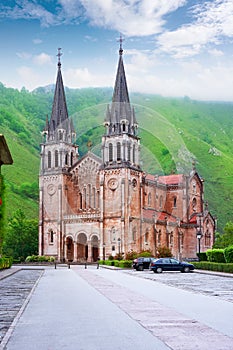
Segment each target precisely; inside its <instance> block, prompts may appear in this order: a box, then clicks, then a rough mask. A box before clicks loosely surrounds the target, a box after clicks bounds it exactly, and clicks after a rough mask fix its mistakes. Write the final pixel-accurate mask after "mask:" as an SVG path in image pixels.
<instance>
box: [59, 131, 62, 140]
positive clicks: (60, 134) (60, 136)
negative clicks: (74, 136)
mask: <svg viewBox="0 0 233 350" xmlns="http://www.w3.org/2000/svg"><path fill="white" fill-rule="evenodd" d="M62 136H63V135H62V132H61V130H59V141H62Z"/></svg>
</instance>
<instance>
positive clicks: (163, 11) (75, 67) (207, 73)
mask: <svg viewBox="0 0 233 350" xmlns="http://www.w3.org/2000/svg"><path fill="white" fill-rule="evenodd" d="M120 33H121V34H122V36H123V38H124V42H123V48H124V62H125V70H126V74H127V81H128V86H129V91H130V92H135V91H137V92H145V93H152V94H161V95H163V96H189V97H191V98H193V99H200V100H226V101H232V100H233V1H232V0H201V1H198V0H56V1H53V0H40V1H34V0H32V1H28V0H17V1H16V0H4V1H1V4H0V42H1V54H0V81H1V82H2V83H3V84H4V85H5V86H7V87H14V88H18V89H21V88H22V87H23V86H24V87H26V89H28V90H30V91H31V90H33V89H34V88H36V87H38V86H45V85H48V84H51V83H54V82H55V77H56V62H57V57H56V54H57V48H58V47H61V48H62V52H63V55H62V59H61V61H62V73H63V79H64V83H65V85H66V86H68V87H71V88H82V87H90V86H94V87H97V86H113V85H114V80H115V74H116V65H117V61H118V48H119V43H117V38H119V35H120Z"/></svg>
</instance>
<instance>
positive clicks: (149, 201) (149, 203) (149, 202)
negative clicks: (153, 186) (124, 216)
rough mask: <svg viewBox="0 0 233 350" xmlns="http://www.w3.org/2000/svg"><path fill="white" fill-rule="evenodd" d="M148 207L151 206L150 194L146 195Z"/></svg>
mask: <svg viewBox="0 0 233 350" xmlns="http://www.w3.org/2000/svg"><path fill="white" fill-rule="evenodd" d="M148 205H149V206H151V193H149V194H148Z"/></svg>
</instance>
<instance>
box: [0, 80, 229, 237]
mask: <svg viewBox="0 0 233 350" xmlns="http://www.w3.org/2000/svg"><path fill="white" fill-rule="evenodd" d="M53 92H54V85H49V86H46V87H40V88H37V89H36V90H34V91H33V92H28V91H26V90H25V89H22V90H21V91H18V90H15V89H11V88H6V87H4V85H3V84H1V83H0V133H2V134H4V135H5V138H6V140H7V143H8V146H9V149H10V151H11V154H12V157H13V160H14V164H13V165H12V166H3V167H2V173H3V175H4V178H5V184H6V209H7V215H8V216H11V215H12V213H13V212H14V211H15V210H16V209H18V208H21V209H22V210H24V212H25V213H26V215H27V216H28V217H29V218H37V217H38V174H39V165H40V143H41V132H42V130H43V128H44V126H45V119H46V115H48V116H49V117H50V114H51V110H52V102H53ZM66 98H67V106H68V111H69V115H70V116H71V117H72V118H73V120H74V125H75V128H76V131H77V144H78V145H79V153H80V156H82V155H83V154H85V152H86V151H87V142H88V141H89V140H91V142H92V151H93V152H94V153H96V154H98V155H100V150H101V136H102V135H103V133H104V127H103V121H104V118H105V112H106V106H107V104H108V103H110V102H111V98H112V89H111V88H86V89H69V88H66ZM130 98H131V103H132V104H133V105H134V107H135V112H136V118H137V121H138V123H139V136H140V138H141V158H142V161H141V163H142V168H143V169H144V170H145V171H146V172H150V173H152V174H169V173H171V172H185V173H188V172H189V171H190V170H191V169H192V166H193V163H195V167H196V169H197V171H198V172H199V174H200V176H201V177H203V178H204V179H205V199H206V200H208V205H209V209H210V211H211V212H212V214H213V215H216V216H217V218H218V229H219V231H221V230H222V228H223V226H224V225H225V223H226V222H227V221H229V220H233V218H232V210H231V207H232V203H233V178H232V174H233V157H232V155H233V142H232V140H233V103H230V102H229V103H228V102H225V103H223V102H200V101H194V100H191V99H189V98H188V97H184V98H163V97H161V96H158V95H148V94H139V93H138V94H137V93H134V94H131V96H130Z"/></svg>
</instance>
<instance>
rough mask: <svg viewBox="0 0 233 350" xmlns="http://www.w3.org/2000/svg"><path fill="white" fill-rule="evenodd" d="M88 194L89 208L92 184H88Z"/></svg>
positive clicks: (89, 206)
mask: <svg viewBox="0 0 233 350" xmlns="http://www.w3.org/2000/svg"><path fill="white" fill-rule="evenodd" d="M87 196H88V201H87V203H88V208H91V185H90V184H88V193H87Z"/></svg>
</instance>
